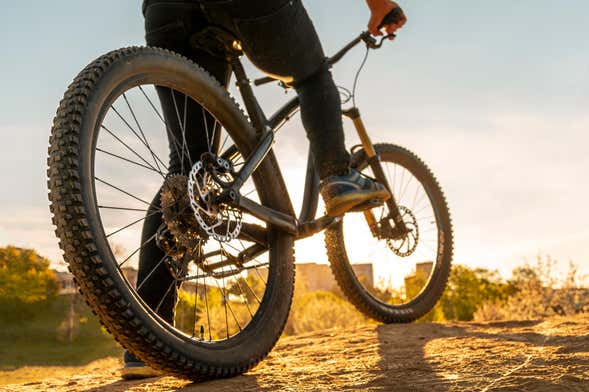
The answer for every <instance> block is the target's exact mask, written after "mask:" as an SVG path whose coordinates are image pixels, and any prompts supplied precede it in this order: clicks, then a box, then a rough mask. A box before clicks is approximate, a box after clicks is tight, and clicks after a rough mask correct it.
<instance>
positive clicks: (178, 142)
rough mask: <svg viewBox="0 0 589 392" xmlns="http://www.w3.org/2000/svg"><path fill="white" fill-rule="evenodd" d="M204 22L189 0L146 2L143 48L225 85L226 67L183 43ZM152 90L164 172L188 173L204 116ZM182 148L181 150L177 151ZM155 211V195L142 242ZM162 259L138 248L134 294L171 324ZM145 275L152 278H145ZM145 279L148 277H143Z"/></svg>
mask: <svg viewBox="0 0 589 392" xmlns="http://www.w3.org/2000/svg"><path fill="white" fill-rule="evenodd" d="M206 23H207V21H206V20H205V19H204V17H203V15H202V13H201V11H200V7H198V5H196V4H195V3H194V2H181V1H177V0H176V1H173V2H170V1H163V0H154V1H151V2H148V4H147V7H146V8H145V30H146V41H147V44H148V45H150V46H158V47H162V48H165V49H169V50H172V51H175V52H177V53H180V54H182V55H184V56H186V57H188V58H189V59H191V60H194V61H197V62H198V63H199V65H201V66H202V67H203V68H205V69H206V70H207V71H209V72H210V73H211V74H213V75H214V76H215V77H216V78H217V79H218V80H219V82H220V83H223V84H226V83H227V76H228V74H229V73H228V72H229V69H228V65H227V63H226V62H224V61H223V60H219V59H217V58H214V57H212V56H211V55H209V54H208V53H206V52H202V51H199V50H195V49H193V48H192V47H191V45H190V42H189V38H190V36H191V32H192V31H194V30H196V31H198V30H199V29H201V28H202V27H204V26H205V25H206ZM157 92H158V96H159V99H160V103H161V106H162V111H163V116H164V118H165V120H166V124H167V127H168V143H169V150H170V167H169V173H171V174H173V173H183V174H184V175H186V174H187V172H189V171H190V167H191V166H192V163H194V162H195V161H197V160H199V157H200V154H201V153H203V152H205V151H207V146H208V144H207V140H206V136H205V135H206V132H205V129H204V124H205V119H204V118H203V115H204V112H203V111H202V110H201V107H200V105H198V104H196V103H195V102H194V101H192V100H188V101H187V104H188V107H187V108H186V116H185V115H184V112H185V110H184V102H185V101H184V95H182V94H180V93H178V92H174V93H172V91H171V90H170V89H168V88H164V87H158V88H157ZM185 119H186V120H185ZM206 120H207V123H208V124H209V127H210V128H212V126H213V124H214V121H212V119H211V118H210V116H206ZM183 146H185V147H186V150H187V151H185V152H183V150H184V148H183ZM160 208H161V205H160V194H159V192H158V194H157V195H155V196H154V199H153V202H152V204H151V206H150V208H149V210H148V212H147V218H146V220H145V222H144V225H143V232H142V243H145V242H147V241H148V240H150V238H152V237H153V236H154V234H155V233H156V231H157V229H158V228H159V227H160V225H162V223H163V220H162V214H161V213H160V212H158V211H159V209H160ZM164 256H165V253H164V252H163V251H162V250H161V249H160V248H159V247H158V246H157V245H156V243H155V240H153V239H152V240H151V241H149V242H148V243H147V244H146V245H145V246H144V247H143V248H142V249H141V251H140V254H139V272H138V285H139V284H141V283H142V282H143V280H144V279H145V282H143V285H142V286H141V290H139V294H140V295H141V296H142V298H144V300H145V301H146V302H147V303H148V304H149V305H150V306H152V307H153V308H154V309H155V308H156V307H157V306H158V305H160V307H159V309H158V313H159V315H160V316H162V317H163V318H164V319H165V320H166V321H168V322H170V323H171V322H173V317H174V306H175V304H176V295H177V290H176V287H175V286H174V285H172V282H173V280H174V279H173V278H172V276H171V274H170V273H169V271H168V269H167V267H166V265H165V263H164V262H161V263H160V261H161V260H162V259H163V258H164ZM152 270H153V273H152ZM150 273H152V275H149V274H150ZM148 276H149V279H146V278H147V277H148ZM170 287H171V288H170ZM166 293H167V294H166ZM164 296H165V298H164ZM160 302H161V304H160Z"/></svg>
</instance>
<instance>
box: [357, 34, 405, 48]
mask: <svg viewBox="0 0 589 392" xmlns="http://www.w3.org/2000/svg"><path fill="white" fill-rule="evenodd" d="M396 37H397V36H396V35H395V34H394V33H392V34H387V35H385V36H384V37H382V38H381V39H380V40H378V39H376V38H375V37H373V36H372V34H370V33H369V32H368V31H365V32H363V33H362V41H364V43H365V44H366V46H368V47H369V48H370V49H380V48H381V47H382V45H383V43H384V41H385V40H387V39H390V38H393V39H394V38H396Z"/></svg>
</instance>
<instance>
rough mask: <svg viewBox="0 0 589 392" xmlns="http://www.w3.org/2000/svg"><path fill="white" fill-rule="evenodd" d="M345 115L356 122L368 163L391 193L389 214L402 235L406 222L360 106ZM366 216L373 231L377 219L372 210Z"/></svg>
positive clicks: (366, 212) (355, 125) (388, 201)
mask: <svg viewBox="0 0 589 392" xmlns="http://www.w3.org/2000/svg"><path fill="white" fill-rule="evenodd" d="M343 115H344V116H346V117H348V118H350V119H351V120H352V122H353V123H354V127H355V128H356V132H357V133H358V136H359V137H360V141H361V142H362V147H363V148H364V151H365V152H366V156H367V157H368V165H370V168H371V169H372V172H373V173H374V176H375V178H376V180H377V181H378V182H380V183H381V184H382V185H384V186H385V187H386V188H387V189H388V191H389V193H390V194H391V198H390V199H388V200H387V201H386V204H387V207H388V208H389V216H390V217H391V218H392V219H393V222H395V227H394V231H395V232H396V233H398V234H399V235H402V234H404V233H406V232H407V227H406V226H405V222H403V218H402V217H401V213H400V211H399V207H398V206H397V202H396V201H395V197H394V195H393V192H392V190H391V189H392V188H391V186H390V184H389V182H388V179H387V176H386V175H385V173H384V170H383V169H382V165H381V164H380V157H379V156H378V154H377V153H376V150H375V148H374V144H372V141H371V140H370V136H368V132H367V131H366V127H365V126H364V122H363V121H362V118H361V117H360V111H359V110H358V108H356V107H353V108H350V109H348V110H344V111H343ZM364 216H365V217H366V221H367V222H368V225H369V226H370V228H371V229H372V231H373V232H374V231H376V230H375V229H376V227H377V221H376V218H375V217H374V214H373V213H372V210H366V211H364Z"/></svg>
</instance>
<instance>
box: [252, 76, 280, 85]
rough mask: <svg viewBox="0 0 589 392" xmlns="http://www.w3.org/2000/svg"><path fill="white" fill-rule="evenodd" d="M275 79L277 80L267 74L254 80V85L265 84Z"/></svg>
mask: <svg viewBox="0 0 589 392" xmlns="http://www.w3.org/2000/svg"><path fill="white" fill-rule="evenodd" d="M274 81H276V79H274V78H271V77H270V76H265V77H263V78H260V79H256V80H254V86H261V85H263V84H266V83H272V82H274Z"/></svg>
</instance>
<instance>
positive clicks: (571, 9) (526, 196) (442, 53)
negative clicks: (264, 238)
mask: <svg viewBox="0 0 589 392" xmlns="http://www.w3.org/2000/svg"><path fill="white" fill-rule="evenodd" d="M304 3H305V5H306V7H307V10H308V12H309V14H310V16H311V18H312V19H313V21H314V22H315V25H316V28H317V31H318V33H319V36H320V37H321V40H322V43H323V46H324V49H325V51H326V53H328V54H329V53H333V52H334V51H335V50H337V49H339V48H340V47H341V46H343V45H344V44H345V43H346V42H348V41H349V40H350V39H352V38H353V37H354V36H355V35H357V33H359V32H360V31H361V30H362V29H364V28H365V25H366V23H367V20H368V10H367V8H366V6H365V4H364V1H361V0H321V1H306V2H304ZM400 3H401V5H402V6H403V7H404V9H405V11H406V14H407V16H408V23H407V25H406V27H405V28H403V30H402V31H400V32H399V34H398V38H397V40H395V41H394V42H393V43H391V44H389V45H386V46H385V47H384V48H383V49H382V50H380V51H377V52H373V53H371V54H370V57H369V59H368V62H367V65H366V67H365V69H364V71H363V73H362V75H361V77H360V84H359V88H358V92H357V103H358V106H359V108H360V110H361V112H362V114H363V117H364V121H365V122H366V125H367V127H368V129H369V132H370V134H371V135H372V138H373V140H374V141H388V142H394V143H396V144H400V145H403V146H405V147H407V148H409V149H411V150H413V151H414V152H416V153H417V154H418V155H419V156H420V157H421V158H422V159H423V160H424V161H425V162H427V163H428V165H429V166H430V167H431V168H432V170H433V171H434V173H436V175H437V177H438V179H439V182H440V183H441V185H442V187H443V189H444V191H445V193H446V196H447V199H448V202H449V205H450V208H451V211H452V217H453V222H454V230H455V249H456V250H455V258H454V260H455V262H457V263H462V264H467V265H470V266H481V267H486V268H491V269H498V270H499V271H500V272H501V273H502V274H504V275H506V276H507V274H508V272H509V271H510V270H511V269H512V268H513V267H514V266H517V265H520V264H522V263H524V262H526V261H527V262H532V263H533V262H534V261H535V258H536V256H537V255H538V254H542V255H551V256H552V257H553V258H555V259H557V260H559V261H560V263H561V267H562V268H563V269H564V268H565V267H566V263H567V262H568V261H569V260H572V261H574V262H575V263H576V264H578V265H579V266H580V267H581V271H582V272H584V273H589V227H588V226H587V224H586V222H587V221H589V208H587V206H586V203H587V200H589V182H588V181H587V173H588V172H589V155H588V154H587V153H586V150H587V145H588V144H589V111H588V110H587V108H588V107H589V39H588V38H589V3H588V2H587V1H585V0H564V1H560V2H556V1H548V0H535V1H529V0H520V1H517V2H514V1H507V0H498V1H494V2H474V1H467V0H455V1H452V2H451V3H450V2H441V1H431V0H430V1H425V0H424V1H400ZM449 4H451V6H450V5H449ZM142 29H143V19H142V16H141V12H140V1H130V0H125V1H117V0H103V1H101V2H94V1H92V2H90V1H84V2H80V1H74V0H61V1H59V2H42V1H38V0H21V1H18V2H9V3H6V4H3V9H2V13H1V14H0V45H1V46H0V47H1V49H2V60H1V61H0V81H1V83H2V84H1V85H2V93H1V94H0V131H1V132H2V133H1V135H2V136H3V138H2V139H1V140H0V173H1V174H0V176H1V178H2V180H3V186H2V193H1V194H0V246H4V245H7V244H14V245H18V246H24V247H32V248H35V249H37V250H38V252H39V253H41V254H42V255H44V256H46V257H48V258H50V259H51V260H53V261H55V262H58V261H59V260H60V258H61V256H60V255H61V253H60V251H59V249H58V247H57V240H56V238H55V236H54V234H53V227H52V225H51V221H50V214H49V211H48V201H47V187H46V179H45V170H46V163H45V161H46V150H47V145H48V138H49V131H50V127H51V121H52V118H53V115H54V113H55V110H56V108H57V105H58V103H59V100H60V98H61V96H62V95H63V92H64V91H65V90H66V88H67V86H68V84H69V83H70V81H71V80H72V79H73V78H74V76H75V75H76V74H77V72H78V71H79V70H81V69H82V68H83V67H84V66H85V65H86V64H87V63H89V62H90V61H92V60H93V59H94V58H96V57H98V56H99V55H101V54H103V53H105V52H107V51H109V50H112V49H115V48H118V47H123V46H128V45H141V44H143V43H144V39H143V30H142ZM362 55H363V51H362V50H361V49H356V50H355V51H354V52H352V53H351V54H350V56H348V57H346V58H345V60H344V61H343V62H342V63H341V64H338V66H337V67H336V69H334V71H333V73H334V77H335V79H336V82H337V83H338V84H340V85H343V86H347V87H351V84H352V81H353V76H354V74H355V71H356V69H357V67H358V65H359V62H360V60H361V57H362ZM248 70H250V71H251V70H252V68H251V67H248ZM257 93H258V94H259V98H260V100H261V103H262V106H263V107H264V109H265V110H267V111H268V112H271V111H272V109H274V108H276V107H277V106H278V105H279V103H280V102H284V101H285V100H286V99H287V98H288V95H287V96H285V93H284V91H282V90H281V89H279V88H277V87H276V86H274V85H272V86H265V87H261V88H259V89H258V90H257ZM289 94H292V93H289ZM280 132H281V133H279V136H278V142H277V144H276V147H275V149H276V153H277V155H278V157H279V162H280V164H281V167H282V169H283V171H284V174H285V177H286V178H287V181H288V184H289V188H290V191H291V196H292V198H293V202H294V204H295V206H300V202H301V193H302V191H301V190H302V186H303V179H304V178H303V176H304V165H305V160H304V159H303V158H301V157H304V156H305V154H304V153H302V152H303V151H305V150H306V148H307V144H306V141H305V139H304V138H303V137H302V135H303V130H302V128H301V125H300V122H299V120H298V119H296V120H295V121H293V122H292V123H291V124H289V125H288V126H287V127H285V128H284V130H281V131H280ZM346 136H347V143H348V145H349V146H351V145H353V144H355V142H356V140H357V137H356V136H355V135H354V133H353V129H352V128H351V126H350V124H346ZM322 242H323V240H322V238H321V236H318V237H317V238H313V239H311V240H305V241H302V242H301V243H299V244H298V245H297V249H296V254H297V259H298V261H301V262H303V261H318V262H325V261H326V258H325V256H324V252H323V251H322Z"/></svg>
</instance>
